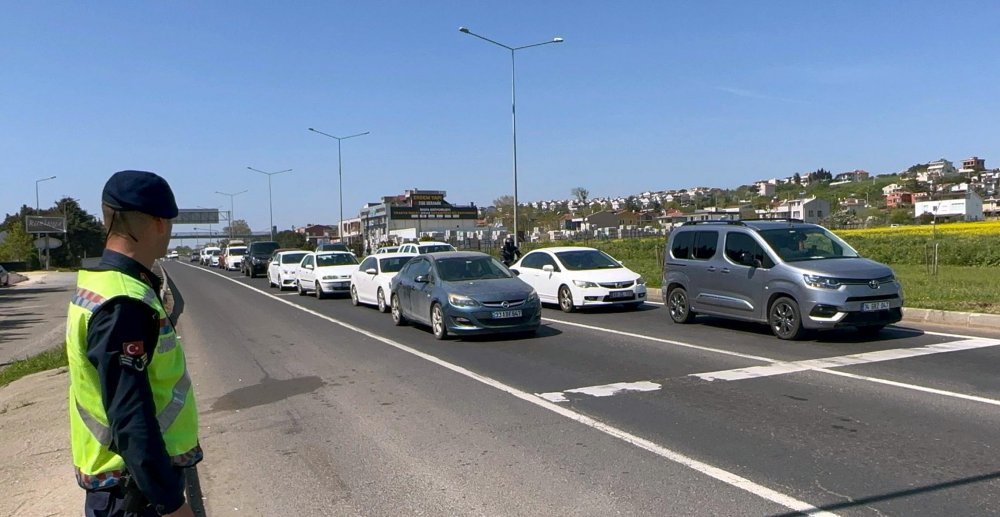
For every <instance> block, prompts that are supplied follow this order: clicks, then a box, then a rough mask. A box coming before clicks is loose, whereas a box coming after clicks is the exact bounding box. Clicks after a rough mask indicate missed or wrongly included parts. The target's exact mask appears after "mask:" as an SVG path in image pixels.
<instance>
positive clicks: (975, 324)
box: [646, 287, 1000, 330]
mask: <svg viewBox="0 0 1000 517" xmlns="http://www.w3.org/2000/svg"><path fill="white" fill-rule="evenodd" d="M662 299H663V291H662V290H661V289H658V288H655V287H647V288H646V301H654V302H659V301H661V300H662ZM903 321H909V322H916V323H930V324H933V325H947V326H950V327H965V328H981V329H991V330H1000V314H983V313H980V312H958V311H943V310H939V309H918V308H915V307H903Z"/></svg>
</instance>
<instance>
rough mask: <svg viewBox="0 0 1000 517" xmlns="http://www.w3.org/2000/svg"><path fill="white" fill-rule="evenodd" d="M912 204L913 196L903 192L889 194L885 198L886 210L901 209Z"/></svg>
mask: <svg viewBox="0 0 1000 517" xmlns="http://www.w3.org/2000/svg"><path fill="white" fill-rule="evenodd" d="M912 204H913V194H912V193H910V192H906V191H903V190H897V191H895V192H890V193H889V194H886V196H885V207H886V208H903V207H908V206H910V205H912Z"/></svg>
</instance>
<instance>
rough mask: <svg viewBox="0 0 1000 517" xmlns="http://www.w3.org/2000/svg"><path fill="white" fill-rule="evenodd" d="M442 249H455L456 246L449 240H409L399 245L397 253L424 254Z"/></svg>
mask: <svg viewBox="0 0 1000 517" xmlns="http://www.w3.org/2000/svg"><path fill="white" fill-rule="evenodd" d="M441 251H455V247H454V246H452V245H451V244H448V243H447V242H437V241H424V242H408V243H406V244H402V245H400V246H399V249H398V250H396V252H397V253H413V254H417V255H423V254H424V253H438V252H441Z"/></svg>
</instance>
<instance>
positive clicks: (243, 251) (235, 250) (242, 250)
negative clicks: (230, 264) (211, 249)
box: [229, 248, 247, 257]
mask: <svg viewBox="0 0 1000 517" xmlns="http://www.w3.org/2000/svg"><path fill="white" fill-rule="evenodd" d="M229 254H230V255H232V256H234V257H238V256H240V255H246V254H247V249H246V248H229Z"/></svg>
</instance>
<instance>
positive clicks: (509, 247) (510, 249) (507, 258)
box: [500, 235, 521, 267]
mask: <svg viewBox="0 0 1000 517" xmlns="http://www.w3.org/2000/svg"><path fill="white" fill-rule="evenodd" d="M500 256H501V258H503V265H505V266H507V267H510V265H511V264H513V263H514V262H517V259H519V258H520V257H521V248H518V247H517V244H514V239H513V237H511V236H510V235H508V236H507V238H506V239H504V241H503V248H500Z"/></svg>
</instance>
